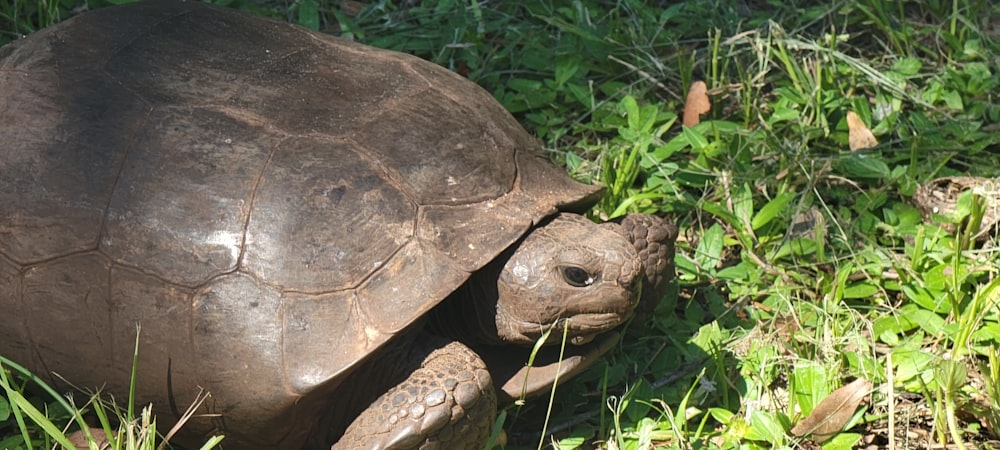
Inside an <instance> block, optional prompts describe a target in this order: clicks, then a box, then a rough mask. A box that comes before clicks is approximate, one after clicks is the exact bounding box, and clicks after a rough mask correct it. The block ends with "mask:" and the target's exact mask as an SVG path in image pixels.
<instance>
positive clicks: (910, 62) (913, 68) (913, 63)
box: [892, 58, 923, 76]
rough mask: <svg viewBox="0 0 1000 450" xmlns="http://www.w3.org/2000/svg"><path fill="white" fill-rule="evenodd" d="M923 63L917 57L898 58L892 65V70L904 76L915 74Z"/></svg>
mask: <svg viewBox="0 0 1000 450" xmlns="http://www.w3.org/2000/svg"><path fill="white" fill-rule="evenodd" d="M921 67H923V63H922V62H921V61H920V60H919V59H917V58H900V59H899V60H898V61H896V63H895V64H893V65H892V70H894V71H896V72H899V73H901V74H903V75H906V76H912V75H916V74H917V73H918V72H920V68H921Z"/></svg>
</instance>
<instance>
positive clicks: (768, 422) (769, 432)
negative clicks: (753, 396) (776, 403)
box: [745, 410, 785, 445]
mask: <svg viewBox="0 0 1000 450" xmlns="http://www.w3.org/2000/svg"><path fill="white" fill-rule="evenodd" d="M745 437H746V438H747V439H749V440H751V441H764V442H767V443H769V444H771V445H784V443H785V430H784V428H782V426H781V423H780V422H779V421H778V419H777V418H776V417H775V416H774V413H772V412H770V411H764V410H757V411H755V412H754V413H753V416H751V417H750V429H749V430H747V434H746V436H745Z"/></svg>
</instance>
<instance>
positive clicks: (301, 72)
mask: <svg viewBox="0 0 1000 450" xmlns="http://www.w3.org/2000/svg"><path fill="white" fill-rule="evenodd" d="M0 142H3V144H4V145H3V146H2V148H0V173H2V174H3V176H2V177H0V309H2V310H3V311H4V318H5V320H4V326H3V327H0V354H3V355H5V356H7V357H9V358H11V359H13V360H15V361H20V362H21V363H23V364H24V365H25V366H26V367H28V368H29V369H31V370H33V371H35V372H36V373H39V374H41V375H42V376H43V377H46V378H48V379H49V380H53V382H57V380H59V379H65V380H69V381H70V382H72V383H73V384H74V385H75V386H78V387H82V388H97V387H102V386H103V388H104V390H105V392H109V393H111V394H113V395H116V396H117V397H118V398H119V399H122V398H126V396H127V395H128V384H129V376H130V373H131V371H132V370H133V362H132V358H133V346H134V345H135V343H136V342H138V361H137V364H135V367H134V370H135V371H136V376H137V378H138V383H137V384H138V386H137V391H136V398H137V401H138V402H139V403H140V404H146V403H147V402H152V403H153V404H154V408H155V409H154V411H156V412H158V417H157V418H158V421H159V428H160V429H167V427H169V426H170V425H171V424H172V423H174V422H176V421H177V420H178V417H179V414H180V412H181V411H182V410H183V409H184V408H185V407H186V405H188V404H190V402H192V401H193V399H194V398H195V397H196V395H197V394H198V392H199V389H200V388H203V389H206V390H207V391H208V392H209V393H210V395H211V397H210V398H209V399H208V401H206V402H205V403H204V404H203V405H202V406H201V409H199V410H198V412H197V414H196V416H195V417H194V418H193V419H192V420H191V421H189V422H188V423H186V424H185V426H184V428H183V430H185V431H184V432H185V433H187V434H182V435H181V436H180V438H179V439H180V442H181V443H184V442H197V440H199V439H203V438H204V436H206V435H208V434H210V433H223V434H225V436H226V441H225V446H227V447H231V448H248V449H249V448H303V447H308V448H319V447H324V448H329V447H330V446H331V444H332V445H333V448H336V449H343V448H361V447H364V448H450V449H465V448H469V449H471V448H479V447H481V446H482V445H483V443H484V441H485V440H486V438H487V434H488V433H489V431H490V428H491V426H492V421H493V418H494V417H495V414H496V410H497V404H498V402H500V403H503V402H508V401H510V400H511V399H513V398H516V397H518V396H520V395H522V394H531V393H534V392H538V391H543V390H545V389H547V388H548V387H550V386H552V384H553V383H554V380H555V377H556V375H557V374H558V376H560V377H568V376H571V375H572V374H574V373H576V372H577V371H579V370H580V369H581V368H583V367H586V366H587V365H589V364H592V363H593V362H594V361H595V360H597V359H598V358H599V357H600V356H601V355H602V354H603V353H604V352H606V351H607V350H608V349H609V348H610V347H612V346H613V345H614V344H615V339H617V331H615V329H616V328H618V327H619V326H620V325H622V324H623V323H624V322H626V321H628V320H629V318H630V317H631V316H633V314H634V313H635V311H637V310H639V311H643V312H646V313H648V311H649V310H650V309H651V308H653V307H654V306H655V304H656V301H657V300H658V298H659V297H660V296H662V295H663V293H664V286H665V285H666V284H667V283H668V282H669V280H670V279H671V278H672V273H673V264H672V257H673V240H674V239H675V238H676V230H675V229H674V227H673V226H672V225H671V224H670V223H668V221H666V220H665V219H662V218H658V217H654V216H651V215H643V214H632V215H628V216H626V217H625V218H624V219H622V220H621V221H619V222H617V223H603V224H597V223H594V222H592V221H590V220H588V219H586V218H585V217H584V216H583V215H581V214H583V213H584V212H585V211H586V209H587V208H588V207H589V206H591V205H592V204H593V203H594V202H595V200H596V199H597V198H598V196H599V195H600V188H599V187H595V186H589V185H585V184H582V183H579V182H576V181H574V180H573V179H571V178H570V177H569V176H568V175H567V174H566V173H565V171H564V170H562V169H560V168H559V167H558V166H556V165H555V164H552V163H551V162H550V161H549V160H548V159H547V158H546V156H545V155H544V152H543V150H542V149H541V147H540V146H539V144H538V143H537V142H535V141H534V140H533V139H532V138H531V137H530V136H529V135H528V134H527V133H526V132H525V131H524V130H523V128H521V127H520V126H519V125H518V123H517V122H516V120H515V119H514V118H513V117H512V116H511V115H510V114H508V113H507V112H506V111H505V110H504V109H503V108H502V107H501V106H500V105H499V104H498V103H496V101H495V100H494V99H493V98H492V96H490V94H489V93H487V92H486V91H484V90H483V89H481V88H479V87H478V86H476V85H475V84H474V83H472V82H470V81H468V80H465V79H463V78H461V77H459V76H457V75H455V74H453V73H451V72H449V71H448V70H446V69H443V68H441V67H438V66H436V65H434V64H432V63H429V62H426V61H423V60H420V59H419V58H416V57H413V56H410V55H405V54H401V53H396V52H391V51H385V50H379V49H375V48H370V47H367V46H364V45H360V44H357V43H353V42H350V41H347V40H343V39H340V38H336V37H331V36H327V35H324V34H320V33H316V32H312V31H308V30H306V29H303V28H300V27H298V26H294V25H290V24H287V23H280V22H277V21H273V20H270V19H265V18H259V17H254V16H251V15H248V14H245V13H240V12H235V11H232V10H227V9H223V8H219V7H214V6H209V5H205V4H202V3H201V2H193V1H191V2H182V1H173V0H151V1H146V2H142V3H137V4H130V5H123V6H116V7H111V8H107V9H102V10H98V11H93V12H87V13H83V14H80V15H78V16H77V17H74V18H72V19H69V20H67V21H65V22H63V23H61V24H59V25H57V26H54V27H52V28H49V29H46V30H43V31H39V32H37V33H35V34H33V35H31V36H29V37H27V38H25V39H22V40H20V41H16V42H14V43H12V44H10V45H8V46H6V47H4V48H2V49H0ZM640 297H641V298H642V300H640ZM637 305H638V306H637ZM137 326H138V327H137ZM549 330H554V331H555V332H554V333H552V335H562V334H563V333H565V334H566V335H567V338H568V341H569V344H570V345H567V347H568V351H567V352H566V357H565V359H564V360H563V361H562V362H561V365H560V364H558V363H557V362H556V361H552V360H549V361H543V357H542V356H540V357H539V362H538V366H537V367H533V368H531V370H526V367H525V362H526V361H527V358H528V356H527V355H528V354H529V351H530V348H531V346H532V345H533V344H534V343H535V342H536V341H538V340H539V339H540V338H541V337H542V336H543V335H544V333H545V332H547V331H549ZM137 334H138V341H137V340H136V339H137ZM559 340H560V339H549V340H548V341H552V342H555V343H558V342H556V341H559ZM549 348H554V349H555V350H558V345H555V346H550V347H549ZM546 364H549V365H546ZM560 379H562V378H560ZM522 391H524V392H522Z"/></svg>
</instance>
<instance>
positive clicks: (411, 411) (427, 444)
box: [332, 336, 497, 450]
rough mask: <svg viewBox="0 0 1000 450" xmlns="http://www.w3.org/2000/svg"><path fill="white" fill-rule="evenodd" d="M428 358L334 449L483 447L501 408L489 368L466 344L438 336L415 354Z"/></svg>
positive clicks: (419, 344) (418, 347) (470, 449)
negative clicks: (494, 418)
mask: <svg viewBox="0 0 1000 450" xmlns="http://www.w3.org/2000/svg"><path fill="white" fill-rule="evenodd" d="M435 344H443V345H441V346H440V347H438V348H430V347H433V346H434V345H435ZM428 351H429V353H428ZM423 355H426V356H423ZM422 356H423V361H422V362H421V364H420V368H419V369H417V370H415V371H413V372H412V373H411V374H410V375H409V377H408V378H406V379H405V380H404V381H403V382H401V383H399V384H398V385H396V386H394V387H392V388H391V389H389V390H388V391H387V392H386V393H385V394H382V396H380V397H379V398H378V400H376V401H375V402H374V403H372V405H371V406H370V407H369V408H368V409H366V410H365V411H364V412H363V413H361V415H359V416H358V418H357V419H355V421H354V422H353V423H352V424H351V426H350V427H349V428H348V429H347V432H346V433H344V436H343V437H341V439H340V441H339V442H338V443H336V444H334V445H333V447H332V450H375V449H424V450H431V449H441V450H445V449H456V450H465V449H468V450H478V449H479V448H480V447H481V446H482V443H483V442H485V441H486V439H487V437H488V436H489V433H490V427H491V425H492V424H493V416H494V415H495V414H496V409H497V399H496V393H495V392H494V390H493V382H492V381H491V379H490V373H489V372H488V371H487V369H486V364H485V363H484V362H483V360H482V359H481V358H480V357H479V355H477V354H476V353H475V352H473V351H472V350H471V349H469V348H468V347H466V346H465V345H464V344H462V343H460V342H448V343H444V342H443V340H442V339H440V338H436V337H434V336H421V337H420V338H419V339H418V340H417V343H416V344H414V349H413V352H412V353H411V354H410V355H409V357H415V358H420V357H422Z"/></svg>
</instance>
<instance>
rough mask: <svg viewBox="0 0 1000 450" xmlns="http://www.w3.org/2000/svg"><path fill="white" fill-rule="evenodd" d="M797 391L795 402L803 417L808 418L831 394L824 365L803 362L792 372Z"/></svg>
mask: <svg viewBox="0 0 1000 450" xmlns="http://www.w3.org/2000/svg"><path fill="white" fill-rule="evenodd" d="M791 382H792V384H793V386H794V389H795V401H796V402H798V404H799V409H800V410H801V411H802V415H803V416H808V415H809V413H811V412H812V410H813V407H815V406H816V404H817V403H819V402H820V401H821V400H823V398H825V397H826V396H827V395H829V394H830V382H829V380H828V379H827V376H826V369H825V368H823V366H822V365H820V364H817V363H814V362H811V361H802V362H800V363H797V364H796V366H795V369H794V370H793V371H792V380H791Z"/></svg>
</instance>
